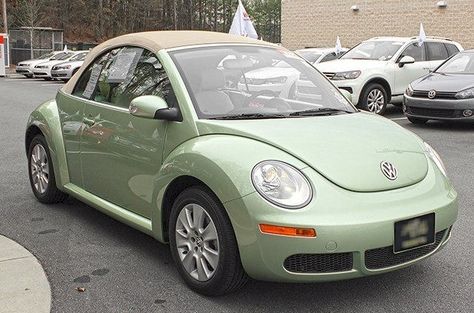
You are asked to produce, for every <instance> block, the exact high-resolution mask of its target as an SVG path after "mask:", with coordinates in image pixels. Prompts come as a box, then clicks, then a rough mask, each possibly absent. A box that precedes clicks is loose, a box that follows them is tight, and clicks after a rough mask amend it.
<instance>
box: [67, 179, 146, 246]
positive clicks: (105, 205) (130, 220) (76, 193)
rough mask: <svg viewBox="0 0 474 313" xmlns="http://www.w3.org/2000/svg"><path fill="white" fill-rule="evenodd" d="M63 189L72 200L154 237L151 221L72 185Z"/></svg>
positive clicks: (69, 184)
mask: <svg viewBox="0 0 474 313" xmlns="http://www.w3.org/2000/svg"><path fill="white" fill-rule="evenodd" d="M64 189H65V191H66V192H67V193H68V194H70V195H71V196H73V197H74V198H77V199H78V200H81V201H82V202H84V203H87V204H88V205H90V206H92V207H94V208H95V209H97V210H99V211H101V212H102V213H104V214H107V215H108V216H110V217H112V218H114V219H116V220H118V221H120V222H122V223H124V224H127V225H129V226H131V227H133V228H135V229H137V230H139V231H141V232H143V233H145V234H147V235H150V236H152V237H154V235H153V231H152V223H151V220H149V219H147V218H145V217H143V216H140V215H138V214H135V213H133V212H130V211H128V210H126V209H124V208H122V207H119V206H118V205H115V204H113V203H110V202H108V201H106V200H104V199H101V198H99V197H97V196H95V195H93V194H92V193H90V192H87V191H85V190H84V189H82V188H80V187H78V186H76V185H74V184H72V183H68V184H66V185H64Z"/></svg>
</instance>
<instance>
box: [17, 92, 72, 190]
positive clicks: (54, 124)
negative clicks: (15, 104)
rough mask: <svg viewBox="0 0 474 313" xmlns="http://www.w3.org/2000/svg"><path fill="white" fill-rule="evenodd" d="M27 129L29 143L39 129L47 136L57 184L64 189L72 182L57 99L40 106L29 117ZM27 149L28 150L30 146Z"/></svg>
mask: <svg viewBox="0 0 474 313" xmlns="http://www.w3.org/2000/svg"><path fill="white" fill-rule="evenodd" d="M26 129H27V131H26V141H27V142H26V144H27V145H28V144H29V141H31V140H32V139H33V137H34V135H36V134H37V133H36V131H37V130H39V131H40V132H41V133H42V134H43V135H44V136H45V139H46V142H47V143H48V147H49V152H50V155H51V159H52V161H53V169H54V172H55V173H56V184H57V187H58V188H59V189H60V190H63V186H64V185H65V184H67V183H69V182H70V178H69V169H68V162H67V157H66V153H65V152H66V149H65V147H64V140H63V134H62V132H61V129H62V127H61V121H60V118H59V111H58V107H57V104H56V101H55V100H50V101H47V102H45V103H43V104H41V105H40V106H38V107H37V108H36V109H35V110H34V111H33V112H32V113H31V115H30V117H29V118H28V123H27V126H26ZM26 150H27V151H28V146H27V147H26Z"/></svg>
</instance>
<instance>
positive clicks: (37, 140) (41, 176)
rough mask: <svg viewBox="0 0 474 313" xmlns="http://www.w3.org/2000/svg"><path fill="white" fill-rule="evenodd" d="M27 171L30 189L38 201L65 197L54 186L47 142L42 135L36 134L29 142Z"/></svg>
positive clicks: (49, 200) (60, 199)
mask: <svg viewBox="0 0 474 313" xmlns="http://www.w3.org/2000/svg"><path fill="white" fill-rule="evenodd" d="M28 173H29V176H30V184H31V189H32V190H33V193H34V195H35V197H36V198H37V199H38V201H39V202H42V203H58V202H62V201H64V200H65V199H66V198H67V195H66V194H65V193H63V192H61V191H60V190H59V189H58V187H56V177H55V175H54V169H53V163H52V162H51V156H50V155H49V148H48V144H47V143H46V140H45V139H44V137H43V136H42V135H36V136H35V137H34V138H33V140H32V141H31V143H30V146H29V149H28Z"/></svg>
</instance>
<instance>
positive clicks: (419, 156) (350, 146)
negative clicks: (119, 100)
mask: <svg viewBox="0 0 474 313" xmlns="http://www.w3.org/2000/svg"><path fill="white" fill-rule="evenodd" d="M197 125H198V128H199V132H200V133H201V134H206V133H224V134H238V135H240V136H245V137H249V138H254V139H256V140H258V141H262V142H266V143H268V144H270V145H273V146H275V147H278V148H280V149H282V150H284V151H286V152H288V153H290V154H292V155H293V156H295V157H296V158H298V159H300V160H301V161H302V162H305V163H306V164H308V165H309V166H311V167H312V168H314V169H315V170H317V171H318V172H319V173H321V174H322V175H323V176H325V177H326V178H327V179H329V180H331V181H332V182H334V183H335V184H337V185H338V186H341V187H342V188H345V189H348V190H353V191H359V192H375V191H382V190H389V189H395V188H401V187H405V186H409V185H412V184H415V183H417V182H419V181H421V180H422V179H423V178H424V177H425V176H426V172H427V168H428V166H427V159H426V156H425V154H424V153H423V152H422V150H421V147H422V145H423V142H422V141H421V140H420V139H419V138H418V137H416V136H415V135H413V134H412V133H410V132H408V131H406V130H403V129H402V128H401V127H400V126H398V125H397V124H395V123H392V122H390V121H388V120H387V119H384V118H381V117H375V116H373V115H371V114H366V113H357V114H351V115H338V116H327V117H306V118H300V119H298V120H294V119H265V120H242V121H230V122H229V121H214V120H199V121H198V122H197ZM293 125H297V127H294V126H293ZM321 131H324V135H321ZM380 138H383V141H382V140H380ZM334 151H337V153H334ZM382 161H389V162H391V163H393V164H394V165H395V166H396V167H397V168H398V169H399V172H398V178H397V180H396V181H390V180H388V179H387V178H386V177H385V176H384V175H383V173H382V172H381V171H380V163H381V162H382Z"/></svg>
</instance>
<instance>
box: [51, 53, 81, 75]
mask: <svg viewBox="0 0 474 313" xmlns="http://www.w3.org/2000/svg"><path fill="white" fill-rule="evenodd" d="M88 53H89V51H83V52H79V53H77V54H76V55H75V56H73V57H71V58H70V59H69V61H67V62H64V63H59V64H56V65H54V66H53V67H52V68H51V77H52V78H55V79H60V80H64V81H67V80H69V79H70V78H71V77H72V75H74V74H76V72H77V71H78V70H79V68H80V67H81V65H82V63H84V60H85V59H86V56H87V54H88Z"/></svg>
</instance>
